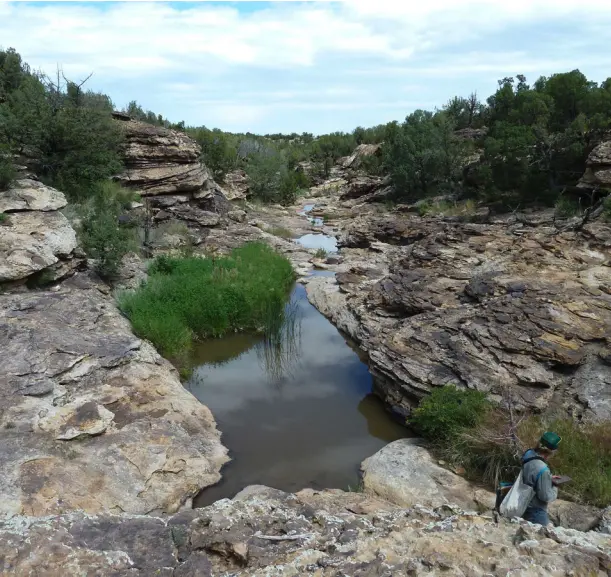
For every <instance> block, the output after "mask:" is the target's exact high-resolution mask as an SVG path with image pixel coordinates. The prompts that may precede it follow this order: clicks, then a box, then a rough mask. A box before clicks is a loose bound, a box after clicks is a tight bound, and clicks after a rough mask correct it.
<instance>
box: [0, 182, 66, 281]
mask: <svg viewBox="0 0 611 577" xmlns="http://www.w3.org/2000/svg"><path fill="white" fill-rule="evenodd" d="M66 204H67V202H66V198H65V197H64V195H63V194H62V193H61V192H60V191H58V190H55V189H54V188H51V187H49V186H46V185H44V184H42V183H41V182H38V181H35V180H31V179H27V178H24V179H21V180H17V181H16V182H15V183H14V184H13V185H11V187H10V188H9V189H8V190H5V191H2V192H0V212H4V213H5V214H6V220H5V221H4V222H2V223H1V224H0V283H4V282H19V281H22V280H24V279H26V278H28V277H30V276H31V275H33V274H36V273H38V272H41V271H43V270H45V269H47V273H48V275H49V276H52V277H53V278H59V277H61V276H64V275H66V274H68V273H69V272H71V270H72V269H73V268H74V267H75V266H76V261H77V259H73V258H72V257H73V252H74V250H75V249H76V244H77V243H76V233H75V232H74V229H73V228H72V227H71V226H70V223H69V222H68V219H67V218H66V217H65V216H64V215H63V214H62V213H61V212H59V209H61V208H64V207H65V206H66Z"/></svg>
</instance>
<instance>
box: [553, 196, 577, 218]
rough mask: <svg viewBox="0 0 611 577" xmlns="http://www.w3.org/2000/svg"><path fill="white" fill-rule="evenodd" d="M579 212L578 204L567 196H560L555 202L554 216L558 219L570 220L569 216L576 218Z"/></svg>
mask: <svg viewBox="0 0 611 577" xmlns="http://www.w3.org/2000/svg"><path fill="white" fill-rule="evenodd" d="M580 212H581V207H580V206H579V203H578V202H577V201H576V200H574V199H572V198H569V197H568V196H561V197H560V198H559V199H558V200H557V201H556V210H555V213H556V216H558V217H560V218H570V217H571V216H577V215H578V214H579V213H580Z"/></svg>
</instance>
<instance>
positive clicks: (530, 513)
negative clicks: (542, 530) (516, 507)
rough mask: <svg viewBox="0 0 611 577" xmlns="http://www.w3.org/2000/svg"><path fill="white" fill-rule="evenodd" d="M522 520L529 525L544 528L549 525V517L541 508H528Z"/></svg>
mask: <svg viewBox="0 0 611 577" xmlns="http://www.w3.org/2000/svg"><path fill="white" fill-rule="evenodd" d="M522 517H523V518H524V519H526V520H527V521H530V522H531V523H537V524H538V525H543V526H546V525H548V524H549V517H548V515H547V511H546V510H545V509H541V507H528V508H527V509H526V511H524V515H522Z"/></svg>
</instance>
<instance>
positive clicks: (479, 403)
mask: <svg viewBox="0 0 611 577" xmlns="http://www.w3.org/2000/svg"><path fill="white" fill-rule="evenodd" d="M489 406H490V405H489V402H488V401H487V400H486V394H485V393H480V392H479V391H472V390H469V389H466V390H462V389H457V388H456V387H455V386H453V385H446V386H445V387H441V388H438V389H435V390H433V392H432V393H431V394H430V395H429V396H428V397H426V398H424V399H423V400H422V401H421V403H420V405H419V406H418V408H417V409H416V410H414V412H413V415H412V417H411V418H410V419H409V424H410V425H411V426H412V427H414V428H415V429H416V430H417V431H418V432H419V433H420V434H421V435H422V436H423V437H425V438H426V439H429V440H431V441H433V442H448V441H450V442H453V441H454V440H455V439H456V437H457V435H458V434H459V433H460V432H462V431H464V430H465V429H469V428H472V427H475V426H476V425H477V424H478V423H479V422H480V421H481V420H482V418H483V417H484V415H485V414H486V410H487V409H488V407H489Z"/></svg>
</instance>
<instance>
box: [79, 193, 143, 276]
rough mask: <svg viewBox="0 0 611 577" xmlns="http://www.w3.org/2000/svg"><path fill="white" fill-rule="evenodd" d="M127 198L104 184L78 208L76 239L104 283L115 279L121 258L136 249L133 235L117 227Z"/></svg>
mask: <svg viewBox="0 0 611 577" xmlns="http://www.w3.org/2000/svg"><path fill="white" fill-rule="evenodd" d="M130 194H131V192H130V191H125V190H124V189H122V188H121V187H120V186H118V185H117V184H114V183H112V182H108V181H107V182H104V183H102V184H100V185H99V186H98V187H97V190H96V192H95V196H93V197H92V198H91V199H90V200H89V202H88V203H87V204H86V205H85V206H84V207H83V208H82V210H83V212H84V215H83V217H82V220H81V224H80V226H79V236H80V240H81V243H82V245H83V248H84V250H85V252H86V253H87V256H89V257H90V258H92V259H95V261H96V265H95V268H96V272H97V273H98V274H99V275H100V276H101V277H102V278H104V279H106V280H113V279H115V278H116V276H117V273H118V272H119V268H120V267H121V262H122V260H123V257H124V256H125V255H126V254H127V253H128V252H130V251H132V250H136V249H137V242H136V232H135V230H134V229H133V228H132V227H131V226H130V225H129V224H121V223H120V222H119V216H120V215H121V212H122V207H123V206H124V205H125V202H126V200H125V199H126V198H128V197H129V195H130Z"/></svg>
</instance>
